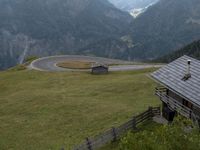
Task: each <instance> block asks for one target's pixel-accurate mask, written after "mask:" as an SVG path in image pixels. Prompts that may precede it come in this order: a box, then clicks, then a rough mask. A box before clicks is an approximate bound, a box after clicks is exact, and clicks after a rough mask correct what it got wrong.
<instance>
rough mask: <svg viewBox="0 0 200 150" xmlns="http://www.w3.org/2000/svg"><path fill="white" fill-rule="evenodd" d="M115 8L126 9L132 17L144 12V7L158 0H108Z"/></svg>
mask: <svg viewBox="0 0 200 150" xmlns="http://www.w3.org/2000/svg"><path fill="white" fill-rule="evenodd" d="M109 1H110V2H111V3H113V4H114V5H115V6H116V7H117V8H119V9H121V10H124V11H128V12H129V13H130V14H131V15H132V16H133V17H134V18H136V17H137V16H139V15H140V14H141V13H143V12H145V11H146V9H147V8H148V7H149V6H151V5H153V4H155V3H157V2H158V1H159V0H109Z"/></svg>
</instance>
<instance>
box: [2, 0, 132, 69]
mask: <svg viewBox="0 0 200 150" xmlns="http://www.w3.org/2000/svg"><path fill="white" fill-rule="evenodd" d="M0 19H1V20H4V21H2V22H0V52H1V54H0V58H1V59H0V61H1V62H0V64H1V65H0V68H5V67H8V66H12V65H14V64H16V63H19V62H21V61H22V60H23V58H24V57H26V56H27V55H38V56H46V55H55V54H79V53H80V50H81V53H82V54H90V55H91V54H93V55H96V53H101V54H105V51H109V50H110V49H109V48H110V47H109V48H108V49H105V48H103V46H102V49H103V50H104V51H102V52H101V49H93V50H91V51H90V52H88V51H87V49H85V48H84V47H87V46H88V45H92V44H93V43H97V41H101V40H104V41H105V39H107V38H108V39H110V40H109V41H108V42H112V40H114V41H115V39H118V38H120V36H121V34H122V33H123V30H124V29H125V28H127V27H128V26H129V23H130V22H131V20H132V18H131V16H130V15H129V14H128V13H125V12H122V11H120V10H118V9H116V8H115V7H114V6H113V5H111V4H110V3H109V2H108V1H107V0H104V1H100V0H73V1H71V0H44V1H40V0H29V1H27V0H18V1H15V0H1V1H0ZM108 45H109V44H108ZM110 46H112V47H115V46H116V51H118V50H119V49H120V47H118V45H112V44H110ZM123 47H126V43H124V44H123ZM123 47H122V48H123ZM121 55H122V54H121ZM107 57H108V56H107ZM110 57H117V56H116V55H112V56H110Z"/></svg>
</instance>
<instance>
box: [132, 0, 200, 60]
mask: <svg viewBox="0 0 200 150" xmlns="http://www.w3.org/2000/svg"><path fill="white" fill-rule="evenodd" d="M129 33H131V37H132V40H133V41H134V45H135V47H134V48H133V49H132V51H131V54H130V55H131V56H135V57H136V58H140V59H154V58H156V57H159V56H162V55H165V54H167V53H169V52H171V51H174V50H176V49H179V48H181V47H183V46H184V45H186V44H188V43H191V42H192V41H195V40H198V39H200V3H199V0H160V1H159V2H158V3H157V4H155V5H154V6H152V7H150V8H149V9H148V10H147V11H146V12H144V13H143V14H142V15H140V16H139V17H138V18H136V19H135V20H134V22H133V23H132V25H131V29H130V30H129Z"/></svg>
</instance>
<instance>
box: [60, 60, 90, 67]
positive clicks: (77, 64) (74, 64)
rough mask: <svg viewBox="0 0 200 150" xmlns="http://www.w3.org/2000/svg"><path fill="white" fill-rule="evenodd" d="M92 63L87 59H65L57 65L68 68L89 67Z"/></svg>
mask: <svg viewBox="0 0 200 150" xmlns="http://www.w3.org/2000/svg"><path fill="white" fill-rule="evenodd" d="M93 63H94V62H87V61H65V62H61V63H58V64H57V66H58V67H62V68H68V69H90V68H91V66H92V64H93Z"/></svg>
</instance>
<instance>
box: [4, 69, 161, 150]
mask: <svg viewBox="0 0 200 150" xmlns="http://www.w3.org/2000/svg"><path fill="white" fill-rule="evenodd" d="M151 71H153V69H147V70H142V71H129V72H115V73H110V74H108V75H100V76H94V75H91V74H89V73H78V72H71V73H69V72H65V73H48V72H37V71H28V70H24V71H7V72H0V149H1V150H26V149H27V150H59V149H61V147H64V148H65V149H67V150H68V149H71V148H72V146H73V145H75V144H79V143H80V142H82V140H84V139H85V137H87V136H89V137H90V136H94V135H96V134H99V133H100V132H102V131H105V130H107V129H109V128H111V127H112V126H118V125H120V124H122V123H124V122H125V121H127V120H129V119H130V118H131V116H132V115H134V114H136V113H140V112H142V111H144V110H146V109H147V108H148V106H155V105H159V101H158V99H157V98H156V97H155V96H154V87H155V86H156V84H155V83H154V82H153V81H152V80H151V79H149V78H148V77H147V76H146V74H147V73H150V72H151Z"/></svg>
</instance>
